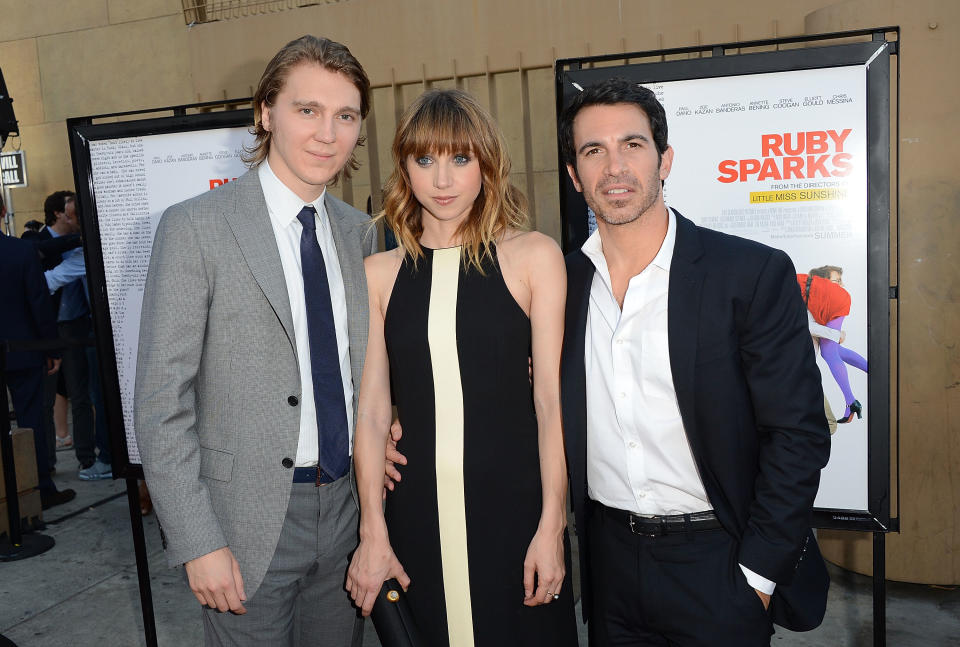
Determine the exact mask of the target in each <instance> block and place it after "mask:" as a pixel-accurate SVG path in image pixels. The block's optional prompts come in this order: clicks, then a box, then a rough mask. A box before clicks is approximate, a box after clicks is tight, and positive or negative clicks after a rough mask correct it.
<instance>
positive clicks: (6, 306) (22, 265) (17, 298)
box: [0, 233, 60, 371]
mask: <svg viewBox="0 0 960 647" xmlns="http://www.w3.org/2000/svg"><path fill="white" fill-rule="evenodd" d="M0 277H2V281H3V285H2V287H0V312H2V313H3V316H0V340H12V341H28V340H37V339H56V337H57V319H56V316H55V315H54V313H53V306H52V305H51V303H50V294H49V292H48V290H47V282H46V281H45V280H44V278H43V272H42V271H41V269H40V258H39V257H38V256H37V252H36V250H35V249H34V247H33V244H31V243H29V242H27V241H22V240H18V239H16V238H12V237H10V236H6V235H4V234H2V233H0ZM48 355H49V356H51V357H59V356H60V352H59V351H49V352H45V353H41V352H38V351H29V352H28V351H17V352H12V353H10V354H9V355H7V370H10V371H16V370H23V369H34V368H39V367H41V366H42V365H43V361H44V357H45V356H48Z"/></svg>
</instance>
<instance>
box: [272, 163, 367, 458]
mask: <svg viewBox="0 0 960 647" xmlns="http://www.w3.org/2000/svg"><path fill="white" fill-rule="evenodd" d="M257 172H258V174H259V176H260V185H261V186H262V187H263V197H264V198H265V199H266V201H267V211H268V212H269V214H270V224H271V225H272V226H273V234H274V236H275V237H276V239H277V248H278V249H279V250H280V264H281V265H282V266H283V277H284V279H285V280H286V283H287V296H288V297H289V299H290V312H291V314H292V315H293V332H294V338H295V339H296V340H297V363H298V364H299V368H300V388H301V396H300V439H299V441H298V443H297V459H296V466H297V467H311V466H313V465H316V464H317V460H318V457H319V451H320V448H319V446H318V439H317V433H318V432H317V407H316V402H315V401H314V399H313V375H312V373H311V370H310V336H309V333H308V330H307V306H306V301H305V298H304V291H303V271H302V269H301V265H300V234H301V233H302V232H303V225H301V224H300V221H299V220H297V214H299V213H300V210H301V209H303V207H304V206H306V205H305V203H304V201H303V200H301V199H300V198H299V197H297V195H296V194H295V193H294V192H293V191H291V190H290V189H289V188H288V187H287V186H286V185H285V184H284V183H283V182H281V181H280V180H279V178H277V176H276V175H275V174H274V172H273V170H272V169H271V168H270V164H268V163H267V161H266V160H264V161H263V162H262V163H261V164H260V167H259V168H258V170H257ZM325 195H326V190H324V192H323V193H322V194H321V195H320V197H319V198H317V199H316V200H314V201H313V202H311V203H310V204H311V205H313V208H314V209H316V210H317V215H316V216H315V218H316V223H317V242H319V243H320V251H322V252H323V262H324V265H325V266H326V270H327V281H328V283H329V284H330V302H331V305H332V306H333V322H334V326H335V328H336V333H337V350H338V351H339V353H340V376H341V377H342V379H343V397H344V406H345V407H346V410H347V429H348V433H349V439H350V440H349V443H350V445H349V446H350V452H351V454H352V453H353V378H352V376H351V373H350V338H349V337H348V333H347V300H346V293H345V291H344V287H343V274H342V273H341V271H340V259H339V257H338V256H337V246H336V244H335V243H334V240H333V231H332V230H331V229H330V219H329V217H328V216H327V210H326V209H325V208H324V205H323V198H324V196H325Z"/></svg>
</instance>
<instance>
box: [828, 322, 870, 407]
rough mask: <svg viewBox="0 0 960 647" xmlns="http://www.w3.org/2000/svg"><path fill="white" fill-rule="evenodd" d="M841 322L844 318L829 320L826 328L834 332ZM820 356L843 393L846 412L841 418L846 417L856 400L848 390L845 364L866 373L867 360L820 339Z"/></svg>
mask: <svg viewBox="0 0 960 647" xmlns="http://www.w3.org/2000/svg"><path fill="white" fill-rule="evenodd" d="M843 320H844V317H837V318H836V319H831V320H830V321H829V322H827V327H829V328H833V329H834V330H840V327H841V326H842V325H843ZM820 356H821V357H823V361H825V362H826V363H827V366H828V367H830V372H831V373H832V374H833V379H834V380H836V381H837V386H839V387H840V390H841V391H843V399H844V404H846V410H845V411H844V413H843V416H844V417H848V416H849V415H850V405H851V404H852V403H853V402H854V401H855V400H856V398H855V397H854V396H853V390H852V389H851V388H850V378H849V376H848V375H847V364H849V365H850V366H852V367H854V368H858V369H860V370H861V371H863V372H864V373H866V372H867V360H866V359H865V358H864V357H863V355H860V354H859V353H857V352H855V351H852V350H850V349H849V348H847V347H845V346H842V345H841V344H838V343H837V342H835V341H832V340H830V339H825V338H821V339H820Z"/></svg>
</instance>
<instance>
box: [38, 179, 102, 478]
mask: <svg viewBox="0 0 960 647" xmlns="http://www.w3.org/2000/svg"><path fill="white" fill-rule="evenodd" d="M43 211H44V217H45V220H46V223H47V226H46V227H45V228H44V229H43V231H41V232H40V234H41V237H43V236H49V237H50V238H51V239H52V240H51V241H49V242H48V243H46V245H48V247H46V248H44V247H43V245H44V243H42V242H41V243H38V244H39V245H41V247H40V248H39V251H41V252H43V251H44V249H46V250H47V253H46V255H45V257H44V259H43V269H44V270H46V271H51V270H52V269H57V268H59V265H60V264H61V262H62V261H66V260H67V259H70V258H73V259H74V260H75V261H77V260H82V258H83V250H82V249H72V250H70V251H62V252H61V251H60V249H59V248H55V247H51V245H56V244H59V243H60V239H61V238H65V237H68V236H77V235H78V234H79V233H80V213H79V204H78V202H77V196H76V194H75V193H73V192H72V191H55V192H54V193H52V194H50V195H49V196H47V198H46V200H44V203H43ZM74 247H76V246H74ZM49 283H50V281H49V279H48V284H49ZM53 302H54V309H55V312H56V315H57V330H58V334H59V336H60V339H61V340H65V341H67V340H72V341H76V340H85V339H87V338H89V337H90V335H91V330H92V323H91V320H90V307H89V303H88V302H87V290H86V286H85V285H84V282H83V280H81V279H80V278H77V279H75V280H72V281H70V282H69V283H66V284H65V285H62V287H61V286H60V285H59V284H58V285H57V287H56V289H54V291H53ZM61 371H62V372H63V379H64V384H65V386H66V391H67V397H69V398H70V407H71V413H72V416H73V447H74V453H75V454H76V457H77V461H78V462H79V463H80V471H81V472H83V471H85V470H87V469H89V468H90V467H93V466H94V464H95V463H96V452H95V447H96V435H95V430H94V414H93V404H92V401H91V397H90V367H89V363H88V361H87V349H86V348H84V347H83V346H78V345H76V344H75V343H74V344H70V345H67V347H66V348H65V349H64V351H63V366H62V367H61ZM56 386H57V385H56V383H52V382H51V381H50V380H48V381H47V383H46V384H45V385H44V389H45V390H44V409H45V411H44V414H45V418H46V419H45V421H44V422H45V425H47V432H46V433H47V441H48V442H49V443H51V445H50V447H49V449H50V451H51V453H52V456H51V459H50V464H51V466H52V465H54V464H55V463H56V462H57V458H56V454H55V450H54V449H53V447H54V445H53V443H55V432H54V428H53V404H54V400H55V398H56Z"/></svg>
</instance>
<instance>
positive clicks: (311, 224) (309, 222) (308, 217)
mask: <svg viewBox="0 0 960 647" xmlns="http://www.w3.org/2000/svg"><path fill="white" fill-rule="evenodd" d="M316 215H317V210H316V209H314V208H313V205H312V204H308V205H306V206H305V207H304V208H303V209H301V210H300V213H298V214H297V220H299V221H300V224H301V225H303V227H304V229H309V230H310V231H316V229H317V221H316V220H315V219H314V216H316Z"/></svg>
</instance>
